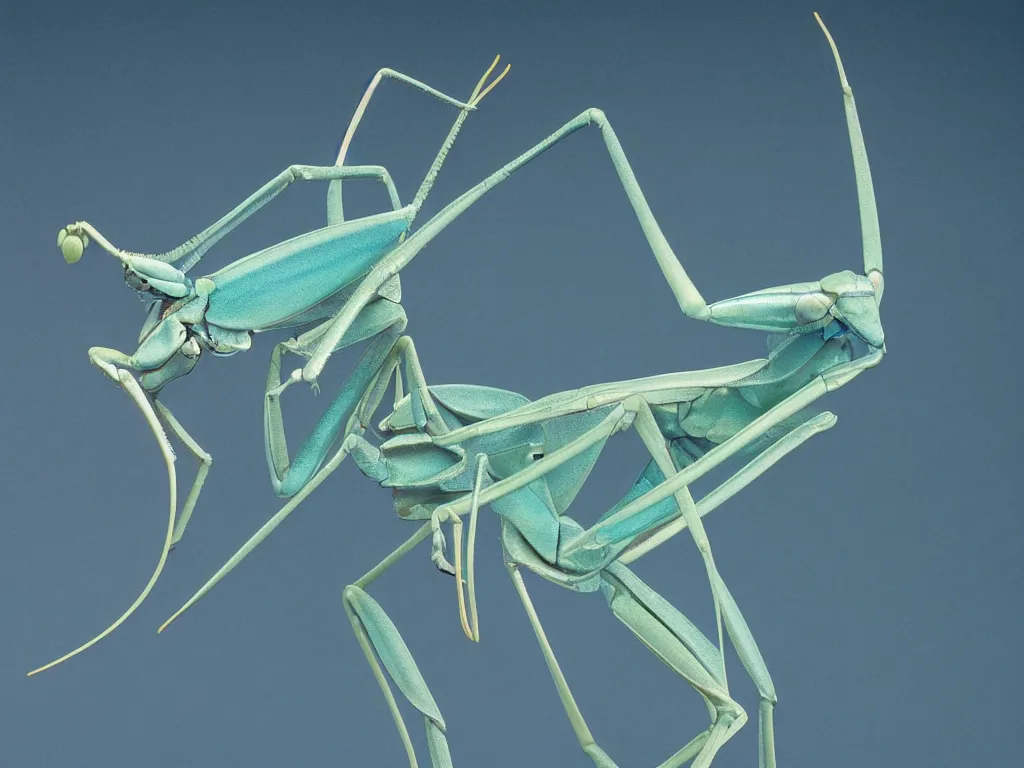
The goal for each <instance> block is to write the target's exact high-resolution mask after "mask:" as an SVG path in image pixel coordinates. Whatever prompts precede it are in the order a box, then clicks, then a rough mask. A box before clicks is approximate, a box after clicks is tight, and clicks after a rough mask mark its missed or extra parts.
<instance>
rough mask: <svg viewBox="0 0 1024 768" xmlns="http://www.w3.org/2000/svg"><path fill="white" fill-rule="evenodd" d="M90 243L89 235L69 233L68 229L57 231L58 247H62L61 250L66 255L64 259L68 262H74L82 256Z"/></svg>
mask: <svg viewBox="0 0 1024 768" xmlns="http://www.w3.org/2000/svg"><path fill="white" fill-rule="evenodd" d="M88 244H89V237H88V235H84V234H82V235H79V234H74V233H69V232H68V231H67V229H62V230H61V231H60V232H58V233H57V247H58V248H60V252H61V253H62V254H63V255H64V261H66V262H67V263H68V264H74V263H75V262H76V261H78V260H79V259H80V258H82V253H83V252H84V251H85V247H86V246H87V245H88Z"/></svg>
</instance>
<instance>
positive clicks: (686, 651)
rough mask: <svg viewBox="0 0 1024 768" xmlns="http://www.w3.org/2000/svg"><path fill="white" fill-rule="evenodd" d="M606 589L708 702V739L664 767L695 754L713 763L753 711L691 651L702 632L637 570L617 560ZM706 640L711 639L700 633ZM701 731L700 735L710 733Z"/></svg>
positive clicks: (628, 621) (702, 766) (629, 621)
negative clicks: (719, 751) (732, 694)
mask: <svg viewBox="0 0 1024 768" xmlns="http://www.w3.org/2000/svg"><path fill="white" fill-rule="evenodd" d="M601 580H602V591H603V592H604V594H605V598H606V599H607V601H608V605H609V607H610V608H611V609H612V612H613V613H614V614H615V615H616V617H618V618H619V620H621V621H622V622H623V623H624V624H625V625H626V626H627V627H629V628H630V629H631V630H632V631H633V633H634V634H635V635H636V636H637V637H638V638H639V639H640V640H641V641H642V642H643V643H644V645H646V646H647V647H648V648H650V649H651V650H652V651H653V652H654V654H655V655H656V656H658V658H660V659H661V660H662V661H663V662H665V663H666V664H667V665H668V666H669V667H670V668H671V669H672V670H674V671H675V672H676V673H677V674H679V675H681V676H682V677H683V678H684V679H686V680H687V682H689V683H690V685H692V686H693V687H694V688H695V689H696V690H697V691H698V692H699V693H700V694H701V695H702V696H704V698H705V700H706V701H707V702H708V706H709V709H710V710H711V712H712V713H713V714H712V718H713V719H712V725H711V728H709V729H708V731H706V732H705V734H706V738H705V740H704V741H703V743H700V742H698V741H697V739H695V740H693V741H691V742H690V743H689V744H688V745H686V746H685V747H683V749H682V750H680V751H679V752H677V753H676V754H674V755H673V756H672V757H670V758H669V759H668V760H667V761H666V762H665V763H663V766H665V767H666V768H667V766H678V765H681V764H682V763H683V762H685V761H686V760H688V759H690V758H691V757H692V758H693V763H692V768H707V766H708V765H710V764H711V761H712V760H713V759H714V757H715V754H716V753H717V751H718V750H719V748H721V746H722V745H723V744H724V743H725V742H726V741H727V740H728V739H729V738H730V737H731V736H732V735H733V734H735V733H736V731H737V730H739V729H740V728H741V727H742V726H743V724H744V723H745V722H746V720H747V715H746V713H745V712H744V711H743V709H742V707H740V706H739V704H737V703H736V702H735V701H733V699H732V697H731V696H730V695H729V692H728V688H727V687H726V686H725V682H724V680H723V681H721V683H719V681H718V680H717V679H716V678H715V677H714V675H713V674H712V673H711V672H710V671H709V669H708V668H707V666H706V665H704V664H701V663H700V661H699V660H698V658H697V657H696V656H694V655H693V653H692V652H691V651H690V647H692V646H693V645H695V644H696V642H697V641H698V639H697V637H695V636H694V633H696V634H697V635H700V633H699V632H697V630H696V629H694V628H693V625H692V624H690V623H689V622H688V621H687V620H686V618H685V617H684V616H683V615H682V614H681V613H679V611H678V610H677V609H675V608H674V607H673V606H672V605H671V604H670V603H668V602H667V601H665V600H664V599H663V598H662V597H661V596H660V595H658V594H657V593H656V592H654V590H652V589H650V587H648V586H647V585H646V584H644V582H643V581H641V580H640V579H638V578H637V577H636V576H635V575H634V574H633V573H632V571H630V570H629V569H628V568H626V567H625V566H622V565H613V566H610V567H609V568H607V569H606V570H605V571H604V572H603V573H602V574H601ZM700 640H703V642H705V643H706V642H707V638H705V637H703V635H700ZM705 734H701V735H700V736H699V737H698V739H699V738H701V737H702V736H705Z"/></svg>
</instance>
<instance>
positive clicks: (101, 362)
mask: <svg viewBox="0 0 1024 768" xmlns="http://www.w3.org/2000/svg"><path fill="white" fill-rule="evenodd" d="M89 359H90V360H91V361H92V363H93V364H94V365H96V366H98V367H99V368H100V370H102V371H103V372H104V373H105V374H107V375H108V376H109V377H110V378H112V379H113V380H114V381H116V382H117V383H118V384H119V385H120V386H121V388H122V389H124V390H125V392H127V393H128V396H129V397H131V399H132V400H133V401H135V404H136V405H137V406H138V407H139V410H140V411H141V412H142V415H143V417H144V418H145V419H146V423H147V424H148V425H149V428H150V430H151V431H152V432H153V435H154V436H155V437H156V440H157V444H158V445H159V447H160V453H161V454H162V455H163V459H164V464H165V465H166V467H167V481H168V484H169V487H170V513H169V515H168V520H167V533H166V535H165V536H164V543H163V546H162V547H161V549H160V559H159V560H158V561H157V564H156V568H155V569H154V570H153V575H152V576H150V577H149V581H148V582H147V583H146V586H145V587H143V589H142V592H141V593H139V596H138V597H137V598H135V602H133V603H132V604H131V605H130V606H129V607H128V610H126V611H125V612H124V613H122V614H121V616H120V617H119V618H118V619H117V620H116V621H115V622H114V623H113V624H111V625H110V626H109V627H107V628H106V629H105V630H103V631H102V632H100V633H99V634H98V635H96V636H95V637H94V638H92V639H91V640H89V641H88V642H87V643H85V644H83V645H80V646H79V647H78V648H75V649H74V650H73V651H70V652H68V653H66V654H64V655H63V656H61V657H60V658H58V659H54V660H53V661H51V662H50V663H49V664H45V665H44V666H42V667H39V668H38V669H34V670H32V671H31V672H29V673H28V676H29V677H31V676H32V675H35V674H38V673H39V672H43V671H44V670H47V669H50V668H51V667H55V666H57V665H58V664H60V663H61V662H64V661H67V660H68V659H70V658H71V657H72V656H77V655H78V654H79V653H81V652H82V651H84V650H86V649H87V648H90V647H91V646H93V645H95V644H96V643H98V642H99V641H100V640H102V639H103V638H104V637H106V636H107V635H109V634H110V633H111V632H113V631H114V630H115V629H117V628H118V627H119V626H121V624H122V623H123V622H124V621H125V620H126V619H127V618H128V617H129V616H131V615H132V614H133V613H134V612H135V609H136V608H138V607H139V606H140V605H142V603H143V601H144V600H145V599H146V597H147V596H148V595H149V593H150V591H151V590H152V589H153V586H154V585H155V584H156V582H157V579H159V578H160V573H161V572H162V571H163V569H164V563H166V562H167V553H168V552H170V550H171V545H172V544H173V542H174V532H175V513H176V511H177V507H178V487H177V486H178V480H177V475H176V474H175V471H174V459H175V457H174V451H173V450H172V449H171V444H170V441H169V440H168V439H167V434H166V433H165V432H164V430H163V427H162V426H161V425H160V419H159V418H158V417H157V415H156V412H155V411H154V410H153V406H152V404H151V403H150V401H149V398H148V397H147V396H146V393H145V392H144V391H143V389H142V387H141V386H140V385H139V383H138V382H137V381H136V380H135V378H134V377H133V376H132V375H131V373H129V372H128V371H126V370H125V369H124V368H119V367H117V366H129V365H131V358H130V357H129V356H128V355H126V354H124V353H123V352H118V351H117V350H115V349H107V348H104V347H93V348H92V349H90V350H89Z"/></svg>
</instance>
